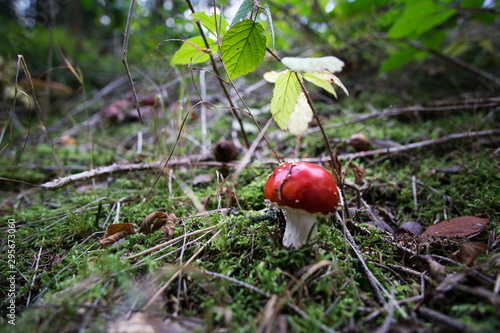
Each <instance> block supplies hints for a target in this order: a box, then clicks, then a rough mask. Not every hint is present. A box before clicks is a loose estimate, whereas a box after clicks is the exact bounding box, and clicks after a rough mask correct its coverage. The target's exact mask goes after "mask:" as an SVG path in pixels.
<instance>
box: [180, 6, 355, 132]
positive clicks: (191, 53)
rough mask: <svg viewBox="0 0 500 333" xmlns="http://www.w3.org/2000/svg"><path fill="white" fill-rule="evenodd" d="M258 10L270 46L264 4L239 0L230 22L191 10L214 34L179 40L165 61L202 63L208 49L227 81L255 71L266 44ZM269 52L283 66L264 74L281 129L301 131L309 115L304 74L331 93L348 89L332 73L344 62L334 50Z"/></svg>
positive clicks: (271, 27) (218, 16)
mask: <svg viewBox="0 0 500 333" xmlns="http://www.w3.org/2000/svg"><path fill="white" fill-rule="evenodd" d="M261 10H264V11H265V14H266V17H267V20H268V23H269V27H270V32H271V47H273V46H274V29H273V24H272V17H271V12H270V10H269V6H268V5H267V4H265V5H264V6H260V5H259V4H258V2H256V1H253V0H244V1H243V3H242V4H241V5H240V7H239V9H238V11H237V13H236V15H235V17H234V18H233V20H232V21H231V24H229V23H228V22H227V21H226V19H224V18H223V17H222V16H221V15H218V14H216V13H212V14H211V15H210V16H209V15H207V14H206V13H193V14H192V15H191V16H192V17H193V18H194V19H195V20H197V21H199V22H200V23H201V24H202V25H203V27H205V28H206V29H207V30H208V31H209V32H210V33H211V34H212V35H213V36H216V40H213V39H211V38H208V37H205V36H198V37H193V38H190V39H188V40H185V41H183V42H184V44H183V45H182V46H181V47H180V48H179V49H178V50H177V52H175V54H174V56H173V58H172V60H171V62H170V65H193V64H197V63H202V62H205V61H208V60H209V57H210V56H209V54H211V55H213V56H216V57H218V58H219V59H220V60H221V61H222V63H223V66H224V69H225V72H226V75H227V78H228V79H229V81H232V80H233V79H235V78H237V77H239V76H241V75H245V74H248V73H250V72H252V71H254V70H255V69H256V68H257V67H258V66H259V65H260V64H261V62H262V61H263V59H264V55H265V53H266V49H267V47H266V44H267V38H266V37H265V36H264V35H263V34H262V33H263V32H264V27H263V26H262V24H260V23H259V22H257V18H258V17H259V12H260V11H261ZM206 45H208V46H209V48H206V47H205V46H206ZM267 50H269V49H267ZM269 52H270V53H271V54H273V56H275V57H276V58H277V59H278V60H280V61H281V62H282V64H283V65H285V66H286V67H287V70H285V71H281V72H268V73H266V74H264V78H265V79H266V80H267V81H268V82H270V83H275V87H274V91H273V98H272V100H271V114H272V115H273V118H274V120H275V121H276V123H277V124H278V126H279V127H280V128H281V129H283V130H287V129H288V130H289V131H290V133H292V134H293V135H296V136H300V135H301V134H302V133H303V132H304V131H305V130H306V129H307V124H308V123H309V122H310V121H311V120H312V118H313V111H312V110H311V106H310V104H309V103H308V100H307V96H306V95H307V94H308V93H307V91H306V90H305V87H304V86H303V84H302V81H303V80H306V81H308V82H310V83H312V84H314V85H316V86H318V87H320V88H322V89H325V90H326V91H328V92H329V93H331V94H333V95H334V96H336V92H335V89H334V88H333V86H332V85H337V86H339V87H340V88H342V90H343V91H344V92H345V93H346V94H348V92H347V89H346V88H345V87H344V85H343V84H342V82H341V81H340V79H339V78H338V77H336V76H335V75H334V74H333V73H336V72H340V71H341V70H342V67H343V66H344V63H343V62H342V61H341V60H340V59H338V58H336V57H333V56H330V57H322V58H291V57H290V58H283V59H279V58H278V57H277V56H276V55H274V53H272V51H271V50H269ZM220 79H221V80H222V78H220ZM231 83H232V82H231ZM233 87H234V86H233Z"/></svg>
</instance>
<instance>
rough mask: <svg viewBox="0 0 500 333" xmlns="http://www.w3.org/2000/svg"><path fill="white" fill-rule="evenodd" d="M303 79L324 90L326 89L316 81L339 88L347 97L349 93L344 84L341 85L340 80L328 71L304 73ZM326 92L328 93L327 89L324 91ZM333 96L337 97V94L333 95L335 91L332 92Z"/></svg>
mask: <svg viewBox="0 0 500 333" xmlns="http://www.w3.org/2000/svg"><path fill="white" fill-rule="evenodd" d="M306 74H307V77H306ZM304 78H305V79H306V80H308V81H309V82H311V83H313V84H316V85H317V86H319V87H321V88H324V89H326V88H325V87H324V86H323V84H322V83H320V82H319V81H318V80H320V81H323V82H327V83H329V84H335V85H336V86H338V87H340V88H341V89H342V90H343V91H344V92H345V94H346V95H347V96H349V92H348V91H347V89H346V87H344V84H343V83H342V81H340V79H339V78H338V77H337V76H335V75H333V74H332V73H330V72H328V71H322V72H313V73H304ZM313 78H314V79H313ZM313 81H314V82H313ZM330 87H331V86H330ZM326 90H327V91H329V92H330V90H328V89H326ZM332 90H333V87H332ZM333 94H334V95H335V97H337V94H336V93H335V91H334V92H333Z"/></svg>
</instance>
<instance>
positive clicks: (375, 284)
mask: <svg viewBox="0 0 500 333" xmlns="http://www.w3.org/2000/svg"><path fill="white" fill-rule="evenodd" d="M337 220H339V221H340V222H341V224H342V227H343V229H344V233H345V235H346V238H347V242H348V243H349V245H350V246H351V248H352V249H353V250H354V253H356V256H357V257H358V260H359V262H360V263H361V267H362V268H363V271H364V272H365V275H366V277H367V279H368V283H370V286H371V287H372V290H373V293H374V294H375V298H376V300H377V302H378V303H379V304H380V305H386V304H387V302H386V300H385V298H384V296H383V295H382V290H381V289H382V288H381V287H380V282H378V281H377V278H376V277H375V276H374V275H373V273H372V271H370V268H369V267H368V265H367V264H366V261H365V259H364V258H363V255H362V254H361V251H360V250H359V248H358V245H357V244H356V241H355V240H354V238H353V237H352V235H351V232H350V231H349V229H347V226H346V225H345V223H344V220H343V219H342V218H341V217H340V215H339V214H338V213H337Z"/></svg>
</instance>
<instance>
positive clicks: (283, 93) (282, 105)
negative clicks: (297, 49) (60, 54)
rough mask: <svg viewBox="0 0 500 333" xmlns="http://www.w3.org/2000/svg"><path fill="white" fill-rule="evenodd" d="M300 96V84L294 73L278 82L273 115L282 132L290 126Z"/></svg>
mask: <svg viewBox="0 0 500 333" xmlns="http://www.w3.org/2000/svg"><path fill="white" fill-rule="evenodd" d="M299 94H300V83H299V81H298V80H297V77H296V75H295V73H294V72H291V71H287V72H285V73H283V74H281V75H280V77H279V78H278V80H276V84H275V86H274V90H273V98H272V99H271V114H272V115H273V118H274V121H276V123H277V124H278V126H279V127H280V128H281V129H282V130H285V129H286V128H287V126H288V121H289V120H290V115H291V114H292V112H293V111H294V110H295V105H296V104H297V100H298V98H299Z"/></svg>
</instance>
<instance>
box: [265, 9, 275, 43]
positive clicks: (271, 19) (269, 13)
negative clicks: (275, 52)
mask: <svg viewBox="0 0 500 333" xmlns="http://www.w3.org/2000/svg"><path fill="white" fill-rule="evenodd" d="M264 10H265V11H266V16H267V21H268V22H269V29H270V30H271V41H272V42H271V48H272V49H274V27H273V18H272V16H271V10H270V9H269V5H268V4H267V3H266V4H264Z"/></svg>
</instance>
